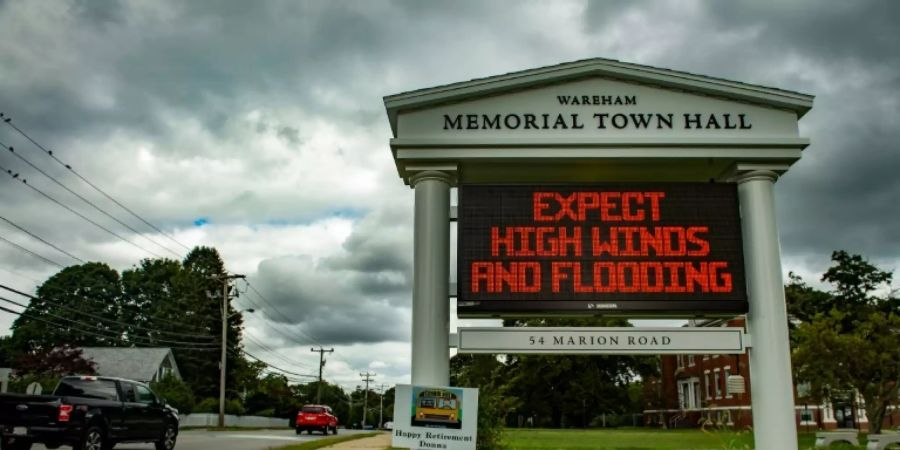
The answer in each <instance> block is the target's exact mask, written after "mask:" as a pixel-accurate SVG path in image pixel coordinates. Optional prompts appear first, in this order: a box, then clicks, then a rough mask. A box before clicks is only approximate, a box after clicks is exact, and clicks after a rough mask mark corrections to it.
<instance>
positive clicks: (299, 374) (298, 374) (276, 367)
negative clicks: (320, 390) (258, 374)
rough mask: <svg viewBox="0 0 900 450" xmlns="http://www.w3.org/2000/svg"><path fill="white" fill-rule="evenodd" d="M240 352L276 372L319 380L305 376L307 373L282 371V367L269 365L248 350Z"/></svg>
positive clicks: (311, 376) (314, 376)
mask: <svg viewBox="0 0 900 450" xmlns="http://www.w3.org/2000/svg"><path fill="white" fill-rule="evenodd" d="M239 352H240V353H243V354H244V355H247V356H249V357H250V358H253V359H254V360H256V361H259V362H261V363H263V364H265V365H266V366H267V367H270V368H272V369H275V370H277V371H279V372H284V373H286V374H288V375H294V376H298V377H308V378H318V376H316V375H308V374H305V373H297V372H291V371H290V370H284V369H282V368H280V367H278V366H275V365H273V364H270V363H267V362H265V361H263V360H261V359H259V358H257V357H255V356H253V355H251V354H250V353H247V351H246V350H243V349H241V350H239Z"/></svg>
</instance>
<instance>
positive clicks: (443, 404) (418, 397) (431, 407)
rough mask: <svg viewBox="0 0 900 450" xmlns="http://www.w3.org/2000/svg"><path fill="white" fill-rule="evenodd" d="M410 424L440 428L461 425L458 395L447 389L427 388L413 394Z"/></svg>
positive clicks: (460, 406)
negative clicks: (412, 412)
mask: <svg viewBox="0 0 900 450" xmlns="http://www.w3.org/2000/svg"><path fill="white" fill-rule="evenodd" d="M413 397H414V401H415V403H414V408H413V411H414V414H413V417H412V421H411V422H412V423H411V425H414V426H424V427H440V428H461V427H462V405H461V400H462V399H461V398H460V396H459V395H457V394H456V393H454V392H453V391H451V390H448V389H427V390H422V391H419V392H418V393H416V394H414V396H413Z"/></svg>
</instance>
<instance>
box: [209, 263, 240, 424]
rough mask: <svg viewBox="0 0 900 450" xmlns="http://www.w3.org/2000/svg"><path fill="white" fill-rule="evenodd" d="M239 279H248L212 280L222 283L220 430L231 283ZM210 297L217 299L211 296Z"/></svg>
mask: <svg viewBox="0 0 900 450" xmlns="http://www.w3.org/2000/svg"><path fill="white" fill-rule="evenodd" d="M238 278H241V279H243V278H246V277H245V276H244V275H237V274H232V275H228V274H227V273H225V274H222V275H218V276H214V277H211V279H213V280H216V281H220V282H222V361H221V362H220V363H219V369H220V371H219V428H222V427H224V426H225V357H226V355H227V349H228V301H229V300H230V298H229V292H228V288H229V287H230V286H229V281H231V280H235V279H238ZM210 297H213V298H215V297H217V296H215V295H210Z"/></svg>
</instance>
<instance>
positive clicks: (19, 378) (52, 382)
mask: <svg viewBox="0 0 900 450" xmlns="http://www.w3.org/2000/svg"><path fill="white" fill-rule="evenodd" d="M59 379H60V376H59V375H54V374H48V373H37V374H35V373H27V374H21V375H16V376H14V377H11V378H10V380H9V392H16V393H19V394H25V393H26V389H27V388H28V385H29V384H31V383H33V382H35V381H36V382H38V383H40V385H41V389H42V390H41V393H43V394H49V393H51V392H53V390H54V389H56V385H57V384H59Z"/></svg>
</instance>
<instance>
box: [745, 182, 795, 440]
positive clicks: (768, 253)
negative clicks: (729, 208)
mask: <svg viewBox="0 0 900 450" xmlns="http://www.w3.org/2000/svg"><path fill="white" fill-rule="evenodd" d="M776 179H778V175H777V174H776V173H775V172H772V171H769V170H753V171H749V172H746V173H744V174H741V175H740V176H739V177H738V178H737V182H738V196H739V199H740V204H741V226H742V231H743V237H744V265H745V270H746V274H747V291H748V295H749V303H750V311H749V313H748V314H747V328H748V330H749V332H750V335H751V336H753V344H752V347H751V348H750V380H751V382H752V384H753V391H752V398H751V401H752V404H753V412H754V414H753V435H754V438H755V440H756V448H759V449H779V450H796V449H797V428H796V424H795V417H794V391H793V381H792V380H793V378H792V377H791V355H790V345H789V341H788V328H787V307H786V304H785V300H784V284H783V282H782V279H781V250H780V245H779V242H778V227H777V226H776V224H775V193H774V183H775V180H776Z"/></svg>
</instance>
